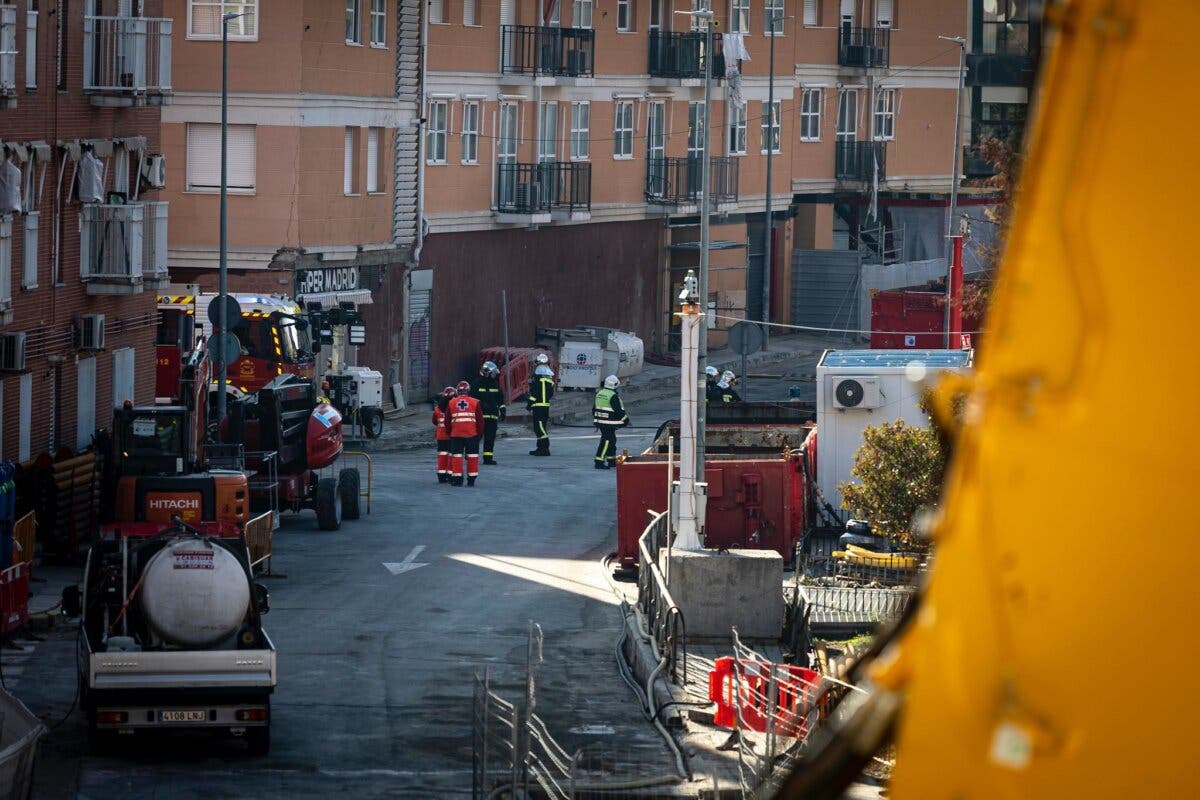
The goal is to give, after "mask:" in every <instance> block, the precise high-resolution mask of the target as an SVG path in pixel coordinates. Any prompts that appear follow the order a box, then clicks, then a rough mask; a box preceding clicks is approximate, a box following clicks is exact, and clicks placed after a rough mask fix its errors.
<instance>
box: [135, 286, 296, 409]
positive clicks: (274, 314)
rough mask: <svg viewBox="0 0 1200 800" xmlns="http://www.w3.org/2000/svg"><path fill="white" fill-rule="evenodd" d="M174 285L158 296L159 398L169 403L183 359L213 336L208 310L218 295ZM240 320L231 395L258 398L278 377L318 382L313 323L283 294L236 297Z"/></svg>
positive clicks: (231, 367) (230, 374)
mask: <svg viewBox="0 0 1200 800" xmlns="http://www.w3.org/2000/svg"><path fill="white" fill-rule="evenodd" d="M198 289H199V287H196V286H172V287H170V288H169V289H168V290H167V292H168V293H167V294H163V295H159V297H158V338H157V347H156V356H157V370H156V390H155V396H156V398H160V399H161V401H162V402H169V398H170V397H172V396H173V395H174V393H175V387H177V386H178V385H179V370H180V360H181V358H182V357H183V356H184V355H186V354H187V353H189V352H191V351H192V350H193V349H194V348H195V346H196V345H197V344H198V343H200V342H201V341H202V340H205V339H207V338H208V336H209V335H210V334H211V333H212V325H211V324H210V323H209V321H208V306H209V304H210V303H211V302H212V301H213V299H215V298H216V297H217V295H216V294H204V293H201V292H200V291H199V290H198ZM232 296H233V297H234V298H235V299H236V300H237V301H238V305H240V306H241V308H242V315H241V319H239V320H236V321H234V322H233V324H232V325H230V329H231V330H232V332H233V333H234V334H236V335H237V338H238V342H239V343H240V344H241V348H242V353H241V356H240V357H239V358H238V359H237V360H236V361H234V362H232V363H231V364H230V365H229V367H228V372H227V374H228V377H229V392H230V393H231V394H233V395H235V396H242V395H248V394H253V393H254V392H257V391H258V390H259V389H261V388H262V387H263V386H265V385H266V384H267V383H268V382H270V381H271V380H273V379H274V378H275V377H277V376H279V375H285V374H291V375H299V376H301V377H303V378H309V379H311V378H312V377H313V374H314V372H313V367H314V364H315V360H316V359H315V356H314V354H313V346H312V341H311V338H310V336H309V329H308V320H307V318H306V317H305V316H304V315H303V311H302V309H301V308H300V306H299V304H298V303H296V301H294V300H292V299H290V298H288V297H284V296H281V295H258V294H234V295H232Z"/></svg>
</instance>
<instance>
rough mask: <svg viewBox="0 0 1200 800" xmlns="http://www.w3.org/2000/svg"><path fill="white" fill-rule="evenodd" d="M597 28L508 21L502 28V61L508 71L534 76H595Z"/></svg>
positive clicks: (588, 77)
mask: <svg viewBox="0 0 1200 800" xmlns="http://www.w3.org/2000/svg"><path fill="white" fill-rule="evenodd" d="M595 55H596V32H595V31H593V30H592V29H590V28H555V27H538V26H533V25H504V26H501V31H500V65H501V72H503V73H504V74H505V75H528V76H531V77H533V78H550V79H552V80H551V81H550V82H551V83H554V82H557V80H558V79H562V78H566V79H592V78H594V77H595V63H596V59H595Z"/></svg>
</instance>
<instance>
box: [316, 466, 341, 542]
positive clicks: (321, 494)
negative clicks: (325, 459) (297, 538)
mask: <svg viewBox="0 0 1200 800" xmlns="http://www.w3.org/2000/svg"><path fill="white" fill-rule="evenodd" d="M316 505H317V527H319V528H320V529H321V530H323V531H336V530H337V529H339V528H341V527H342V496H341V494H340V493H339V492H338V482H337V479H336V478H321V479H320V480H318V481H317V502H316Z"/></svg>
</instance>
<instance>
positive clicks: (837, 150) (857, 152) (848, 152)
mask: <svg viewBox="0 0 1200 800" xmlns="http://www.w3.org/2000/svg"><path fill="white" fill-rule="evenodd" d="M877 168H878V171H877ZM886 175H887V142H854V141H846V140H844V139H839V140H838V141H837V142H836V143H835V144H834V169H833V177H834V178H835V179H836V180H839V181H872V180H875V179H876V178H878V180H881V181H882V180H884V178H885V176H886Z"/></svg>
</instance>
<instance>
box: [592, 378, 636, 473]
mask: <svg viewBox="0 0 1200 800" xmlns="http://www.w3.org/2000/svg"><path fill="white" fill-rule="evenodd" d="M618 386H620V381H618V380H617V376H616V375H609V376H608V377H607V378H605V379H604V388H603V389H601V390H599V391H598V392H596V400H595V402H594V403H593V404H592V423H593V424H594V425H595V426H596V429H597V430H598V431H600V444H599V445H598V446H597V447H596V462H595V464H594V465H593V466H595V468H596V469H611V468H612V467H615V466H616V465H617V428H623V427H625V426H626V425H628V424H629V414H627V413H626V412H625V408H624V407H623V406H622V405H621V396H620V395H619V394H617V387H618Z"/></svg>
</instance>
